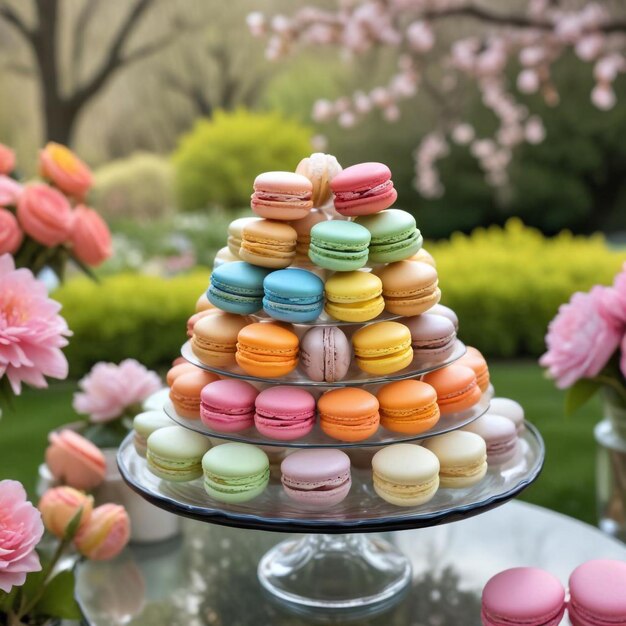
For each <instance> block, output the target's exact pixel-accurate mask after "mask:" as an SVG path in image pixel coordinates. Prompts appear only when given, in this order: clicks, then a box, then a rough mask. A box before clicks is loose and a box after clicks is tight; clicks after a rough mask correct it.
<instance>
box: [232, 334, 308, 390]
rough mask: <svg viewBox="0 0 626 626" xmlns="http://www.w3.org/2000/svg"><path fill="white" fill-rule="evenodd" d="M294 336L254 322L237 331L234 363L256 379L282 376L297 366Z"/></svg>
mask: <svg viewBox="0 0 626 626" xmlns="http://www.w3.org/2000/svg"><path fill="white" fill-rule="evenodd" d="M298 345H299V342H298V337H297V335H295V334H294V333H293V332H291V331H290V330H287V329H286V328H283V327H282V326H280V325H278V324H267V323H262V322H257V323H254V324H249V325H248V326H246V327H245V328H243V329H242V330H241V332H240V333H239V336H238V340H237V354H236V355H235V358H236V360H237V364H238V365H239V367H241V368H242V369H243V370H244V371H245V372H247V373H248V374H250V375H252V376H258V377H260V378H274V377H280V376H285V375H286V374H289V372H291V371H293V370H294V369H295V368H296V366H297V365H298Z"/></svg>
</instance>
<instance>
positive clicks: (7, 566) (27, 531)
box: [0, 480, 43, 593]
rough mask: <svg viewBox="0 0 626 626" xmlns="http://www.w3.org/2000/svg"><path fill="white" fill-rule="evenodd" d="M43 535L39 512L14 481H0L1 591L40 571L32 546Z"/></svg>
mask: <svg viewBox="0 0 626 626" xmlns="http://www.w3.org/2000/svg"><path fill="white" fill-rule="evenodd" d="M42 535H43V524H42V522H41V515H40V513H39V511H38V510H37V509H36V508H35V507H34V506H33V505H32V504H31V503H30V502H29V501H28V500H27V499H26V491H24V487H22V485H21V484H20V483H18V482H17V481H15V480H2V481H0V591H4V592H5V593H9V592H10V591H11V589H12V588H13V587H19V586H21V585H23V584H24V582H25V581H26V575H27V574H29V573H30V572H38V571H39V570H41V565H40V563H39V555H38V554H37V552H36V551H35V547H36V546H37V544H38V543H39V541H40V539H41V537H42Z"/></svg>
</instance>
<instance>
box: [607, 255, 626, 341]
mask: <svg viewBox="0 0 626 626" xmlns="http://www.w3.org/2000/svg"><path fill="white" fill-rule="evenodd" d="M602 296H603V297H602V310H603V313H604V314H605V315H606V316H607V317H609V318H610V319H611V320H613V323H614V324H615V326H617V327H618V328H619V329H620V330H622V331H623V332H626V263H624V266H623V268H622V271H621V272H620V273H619V274H618V275H617V276H616V277H615V279H614V281H613V286H612V287H608V288H607V289H605V290H604V291H603V294H602Z"/></svg>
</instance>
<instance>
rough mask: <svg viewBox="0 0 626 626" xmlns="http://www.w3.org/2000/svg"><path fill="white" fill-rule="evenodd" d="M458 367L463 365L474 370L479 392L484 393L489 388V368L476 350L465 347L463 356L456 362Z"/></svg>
mask: <svg viewBox="0 0 626 626" xmlns="http://www.w3.org/2000/svg"><path fill="white" fill-rule="evenodd" d="M457 363H458V364H459V365H465V366H467V367H470V368H471V369H473V370H474V374H476V381H477V382H478V386H479V387H480V390H481V391H482V392H483V393H485V391H487V389H488V388H489V366H488V365H487V361H485V357H484V356H483V355H482V354H481V353H480V351H479V350H477V349H476V348H472V346H467V351H466V352H465V354H464V355H463V356H462V357H461V358H460V359H459V360H458V361H457Z"/></svg>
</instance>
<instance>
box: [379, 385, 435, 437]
mask: <svg viewBox="0 0 626 626" xmlns="http://www.w3.org/2000/svg"><path fill="white" fill-rule="evenodd" d="M376 397H377V398H378V402H379V404H380V423H381V425H382V426H383V428H386V429H387V430H391V431H393V432H400V433H404V434H407V435H419V434H420V433H423V432H426V431H427V430H430V429H431V428H433V427H434V426H435V425H436V424H437V422H438V421H439V415H440V413H439V406H438V405H437V392H436V391H435V390H434V389H433V388H432V387H431V386H430V385H428V384H426V383H424V382H421V381H418V380H402V381H397V382H392V383H387V384H386V385H384V386H383V387H381V388H380V389H379V390H378V393H377V394H376Z"/></svg>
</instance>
